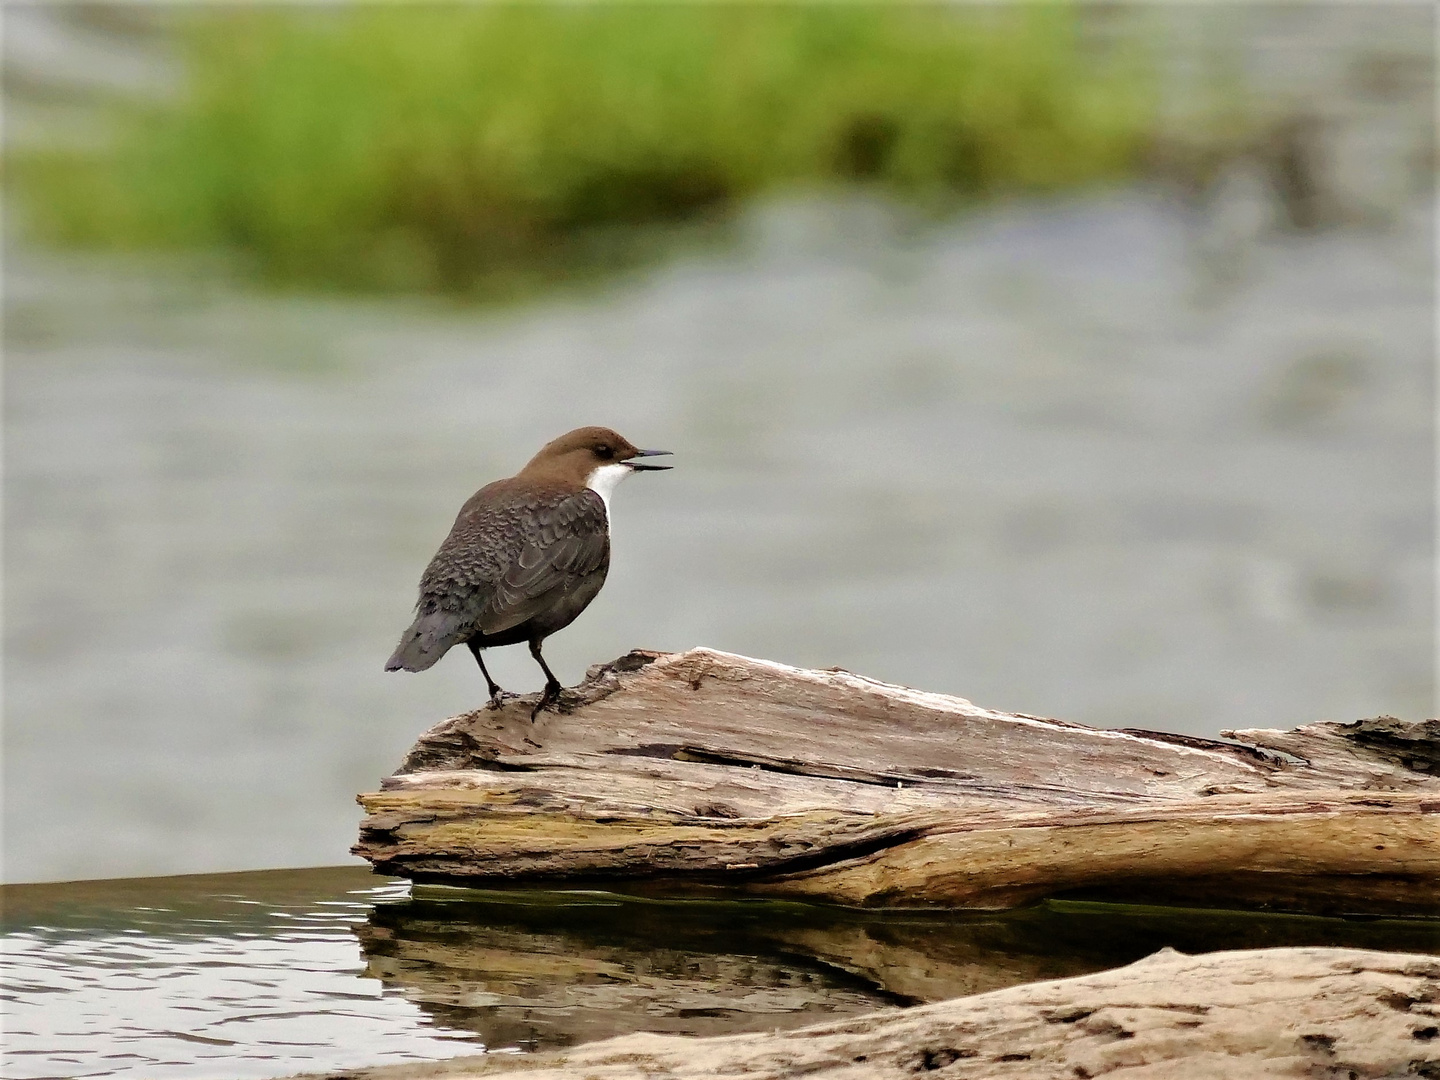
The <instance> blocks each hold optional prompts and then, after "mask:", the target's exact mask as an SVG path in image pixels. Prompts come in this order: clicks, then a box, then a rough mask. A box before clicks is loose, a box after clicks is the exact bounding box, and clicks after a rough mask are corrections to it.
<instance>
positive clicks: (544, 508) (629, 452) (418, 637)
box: [385, 427, 670, 720]
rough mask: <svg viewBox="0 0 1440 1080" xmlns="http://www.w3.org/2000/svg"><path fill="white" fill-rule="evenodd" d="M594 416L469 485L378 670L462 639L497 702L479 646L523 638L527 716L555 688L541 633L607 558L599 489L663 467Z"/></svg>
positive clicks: (592, 583) (588, 589)
mask: <svg viewBox="0 0 1440 1080" xmlns="http://www.w3.org/2000/svg"><path fill="white" fill-rule="evenodd" d="M669 452H670V451H668V450H637V449H636V448H635V447H634V446H633V445H632V444H631V443H630V442H629V441H628V440H627V439H625V438H622V437H621V436H620V435H618V434H616V433H615V432H613V431H611V430H610V429H609V428H603V427H583V428H577V429H576V430H574V431H572V432H570V433H569V434H568V435H562V436H560V438H558V439H556V440H555V441H554V442H551V443H547V444H546V445H545V447H544V449H542V450H541V451H540V452H539V453H538V454H536V455H535V456H534V457H533V458H531V459H530V463H529V464H528V465H526V466H525V468H523V469H521V470H520V471H519V472H518V473H517V474H516V475H514V476H512V477H510V478H509V479H508V480H496V481H495V482H494V483H493V484H487V485H486V486H485V487H483V488H481V489H480V490H479V491H477V492H476V493H475V494H474V495H471V496H470V498H469V500H467V501H466V503H465V505H464V506H462V507H461V508H460V513H459V515H458V516H456V518H455V524H454V525H453V526H452V527H451V529H450V535H449V536H447V537H446V538H445V542H444V543H443V544H441V545H440V550H439V551H437V552H436V553H435V557H434V558H433V559H431V560H430V565H429V566H427V567H426V568H425V573H424V575H423V576H422V577H421V578H420V599H419V601H418V602H417V603H416V605H415V621H414V622H413V623H411V624H410V629H408V630H406V631H405V633H404V635H403V636H402V637H401V638H400V645H399V646H398V647H397V648H396V650H395V655H393V656H392V657H390V659H389V661H388V662H387V663H386V664H385V670H386V671H399V670H400V669H402V668H403V669H404V670H406V671H424V670H425V669H426V668H428V667H430V666H431V665H433V664H434V663H435V661H437V660H439V659H440V657H442V656H444V655H445V653H446V652H448V651H449V649H450V648H451V646H454V645H458V644H460V642H462V641H463V642H464V643H465V644H466V645H467V646H469V648H470V652H471V654H472V655H473V656H474V657H475V662H476V663H477V664H479V665H480V673H481V674H482V675H484V676H485V683H486V685H487V686H488V687H489V688H490V703H491V705H493V706H495V707H498V706H499V704H500V695H501V694H502V693H503V691H502V690H501V689H500V687H499V686H497V685H496V684H495V680H494V679H492V678H490V672H488V671H486V670H485V661H484V660H482V659H481V658H480V650H481V649H490V648H494V647H496V646H499V645H515V644H518V643H519V642H522V641H525V642H529V644H530V655H531V656H533V657H535V661H536V662H537V663H538V664H539V665H540V669H541V670H542V671H544V672H545V692H544V693H543V694H542V695H541V696H540V703H539V704H538V705H536V706H535V710H534V711H533V712H532V713H531V714H530V718H531V719H532V720H533V719H534V718H535V717H536V716H538V715H539V714H540V710H541V709H543V708H545V706H546V705H549V704H551V703H552V702H554V701H557V700H558V699H559V697H560V689H561V687H560V680H559V679H557V678H555V673H554V672H552V671H551V670H550V667H549V665H548V664H546V663H545V658H544V657H543V656H541V655H540V645H541V643H542V642H543V641H544V640H545V639H546V638H547V637H549V636H550V635H551V634H553V633H555V631H557V630H561V629H564V628H565V627H567V626H569V625H570V624H571V623H572V622H573V621H574V620H575V617H576V616H577V615H579V614H580V612H582V611H584V610H585V608H586V605H588V604H589V603H590V601H591V600H594V599H595V594H596V593H598V592H599V591H600V586H602V585H604V584H605V573H606V571H607V570H609V569H610V494H611V492H613V491H614V490H615V486H616V485H617V484H619V483H620V481H621V480H624V479H625V478H626V477H627V476H629V475H630V474H631V473H634V472H640V471H645V470H657V471H658V470H660V469H668V468H670V466H669V465H646V464H642V463H641V462H639V461H637V460H636V459H637V458H645V457H658V456H661V455H665V454H668V453H669Z"/></svg>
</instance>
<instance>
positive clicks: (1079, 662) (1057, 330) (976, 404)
mask: <svg viewBox="0 0 1440 1080" xmlns="http://www.w3.org/2000/svg"><path fill="white" fill-rule="evenodd" d="M3 16H4V86H3V88H4V94H5V100H4V104H5V125H4V135H5V143H4V178H5V199H6V202H5V210H6V214H5V235H4V242H5V249H4V260H5V263H4V274H5V279H4V301H5V320H4V359H5V370H4V420H5V432H4V439H5V442H4V453H5V477H4V482H5V520H4V541H5V554H4V560H5V561H4V570H5V592H4V616H5V672H4V674H5V681H4V690H5V706H6V708H5V719H4V822H3V823H4V848H3V853H4V876H5V878H6V880H9V881H35V880H60V879H68V878H98V877H111V876H126V875H142V874H161V873H181V872H198V871H209V870H227V869H242V868H257V867H282V866H307V865H326V864H337V863H343V862H346V861H347V860H348V859H349V856H348V855H347V851H346V849H347V848H348V846H349V844H350V843H351V842H352V840H353V838H354V832H355V824H356V821H357V820H358V810H357V808H356V807H355V806H354V804H353V801H352V797H353V795H354V794H355V793H356V792H357V791H360V790H372V789H373V788H374V786H375V785H376V784H377V783H378V781H379V778H380V777H381V776H383V775H385V774H386V773H388V772H390V771H391V770H392V769H393V768H394V767H395V766H396V764H397V763H398V762H399V760H400V758H401V756H402V754H403V753H404V751H405V750H406V748H408V746H409V745H410V744H411V742H412V741H413V740H414V738H415V737H416V736H417V735H418V734H419V733H420V732H421V731H422V730H424V729H425V728H427V727H429V726H430V725H431V724H433V723H435V722H437V721H439V720H440V719H442V718H444V717H446V716H449V715H451V714H454V713H457V712H461V711H464V710H467V709H469V708H472V707H475V706H477V705H479V704H480V703H481V702H482V701H483V698H484V684H483V680H481V678H480V676H479V673H478V672H477V671H476V670H475V667H474V664H473V662H472V661H471V660H470V658H469V657H468V656H467V655H464V654H463V650H462V651H461V652H459V653H456V654H454V655H452V656H449V657H447V658H446V659H445V660H443V661H442V662H441V663H440V664H439V666H438V667H437V668H435V669H433V670H431V671H429V672H426V673H424V674H422V675H419V676H409V675H394V674H391V675H387V674H385V673H384V672H382V670H381V667H382V665H383V663H384V661H385V658H386V657H387V656H388V655H389V653H390V651H391V649H392V648H393V646H394V644H395V641H396V640H397V639H398V636H399V634H400V631H401V630H402V629H403V628H404V627H405V625H406V624H407V622H408V619H409V613H410V610H411V606H412V604H413V603H414V599H415V586H416V582H417V581H418V578H419V574H420V571H421V569H422V568H423V566H424V564H425V562H426V560H427V559H428V558H429V556H430V555H431V553H432V552H433V550H434V548H435V547H436V545H437V544H438V543H439V541H440V540H441V538H443V536H444V535H445V533H446V531H447V529H448V528H449V525H450V522H451V520H452V519H453V516H454V513H455V511H456V510H457V509H458V507H459V505H460V503H461V502H462V501H463V500H464V499H465V498H466V497H467V496H468V495H469V494H470V493H471V492H472V491H473V490H475V489H476V488H477V487H479V486H480V485H482V484H483V483H486V482H488V481H489V480H491V479H494V478H496V477H498V476H502V475H509V474H511V473H513V472H514V471H515V470H517V469H518V468H519V467H520V466H521V465H523V464H524V462H525V461H526V460H527V459H528V458H529V457H530V456H531V455H532V454H533V453H534V452H535V450H537V449H538V448H539V447H540V445H541V444H542V443H544V442H545V441H547V440H548V439H550V438H552V437H554V436H555V435H558V434H560V433H562V432H564V431H566V430H568V429H569V428H571V427H574V426H577V425H580V424H589V423H599V424H608V425H611V426H614V427H616V428H618V429H619V430H620V431H621V432H622V433H623V434H625V435H626V436H627V437H629V438H630V439H632V440H633V441H635V442H636V443H638V444H641V445H644V446H659V447H664V448H667V449H671V450H673V451H674V452H675V458H674V464H675V469H674V471H673V472H670V473H666V474H663V475H658V476H649V477H644V478H642V479H639V480H636V481H634V482H633V483H631V484H629V485H626V486H625V487H624V488H622V489H621V490H620V491H619V493H618V494H617V496H616V498H615V501H614V505H615V516H616V521H615V526H614V545H613V547H614V553H613V562H612V569H611V573H610V579H609V582H608V584H607V585H606V588H605V590H604V592H602V593H601V595H600V597H599V599H598V600H597V601H596V602H595V603H594V605H593V606H592V607H591V608H590V609H589V610H588V611H587V612H586V613H585V615H584V616H583V617H582V618H581V619H580V620H579V621H578V622H576V623H575V624H574V625H573V626H572V627H570V628H569V629H567V630H566V631H564V632H563V633H561V634H559V635H557V636H556V637H555V638H553V639H552V640H551V641H550V643H549V644H548V646H547V654H548V658H549V660H550V662H551V665H552V666H553V667H554V668H555V670H556V672H557V674H559V675H560V676H561V678H562V679H563V680H564V681H566V682H568V683H574V682H576V681H578V680H579V679H580V678H581V677H582V676H583V674H584V671H585V668H586V667H587V666H588V665H590V664H593V663H598V662H601V661H604V660H608V659H611V658H613V657H615V656H617V655H619V654H621V653H623V652H624V651H626V650H627V649H629V648H632V647H649V648H658V649H683V648H687V647H689V646H692V645H700V644H703V645H708V646H713V647H715V648H719V649H725V650H731V651H735V652H742V653H748V654H751V655H755V656H762V657H768V658H770V659H774V660H779V661H783V662H786V663H791V664H798V665H806V666H830V665H838V666H842V667H845V668H849V669H851V670H854V671H857V672H860V673H863V674H865V675H869V676H872V677H875V678H879V679H883V680H888V681H893V682H898V683H905V684H909V685H912V686H916V687H921V688H924V689H927V690H934V691H943V692H946V693H951V694H958V695H961V696H964V697H968V698H970V699H971V700H973V701H975V702H976V703H978V704H980V705H983V706H987V707H991V708H996V709H1004V710H1012V711H1019V712H1028V713H1036V714H1043V715H1051V716H1057V717H1063V718H1065V719H1067V720H1074V721H1082V722H1084V723H1088V724H1096V725H1104V726H1145V727H1152V728H1160V729H1166V730H1172V731H1181V732H1189V733H1195V734H1202V735H1214V734H1216V733H1217V732H1219V731H1220V730H1221V729H1223V728H1235V727H1257V726H1267V727H1286V726H1291V725H1295V724H1300V723H1308V722H1313V721H1317V720H1341V721H1349V720H1354V719H1358V718H1360V717H1365V716H1374V715H1378V714H1386V713H1388V714H1393V715H1397V716H1401V717H1404V718H1407V719H1418V718H1421V717H1424V716H1429V715H1434V712H1435V660H1436V643H1435V627H1434V612H1435V593H1434V581H1433V571H1434V554H1435V552H1434V525H1435V505H1434V503H1435V475H1434V461H1435V458H1434V427H1435V409H1434V395H1433V366H1432V362H1433V356H1434V347H1435V340H1434V336H1435V315H1436V312H1435V226H1434V218H1433V212H1434V199H1433V190H1434V178H1435V163H1436V150H1435V143H1434V132H1435V112H1434V108H1435V90H1436V88H1435V41H1436V37H1435V31H1436V26H1435V13H1434V9H1433V8H1432V6H1431V5H1429V4H1427V3H1394V4H1387V3H1376V2H1364V3H1358V2H1357V3H1336V4H1323V5H1320V4H1315V5H1299V4H1276V5H1262V4H1244V5H1213V4H1197V5H1188V4H1166V5H1163V6H1162V5H1127V4H1115V3H1107V4H1085V5H1025V6H1006V5H993V6H985V7H970V6H961V5H926V6H909V5H886V6H869V5H865V4H855V5H835V6H826V5H809V6H800V5H795V6H774V7H772V6H760V5H715V6H705V5H684V6H680V5H663V6H645V5H616V4H588V5H565V6H544V5H527V6H514V7H511V6H501V5H488V6H450V7H447V6H428V5H426V6H419V5H413V6H405V7H403V8H401V7H398V6H381V5H365V6H359V5H355V6H352V5H348V4H332V5H323V6H300V5H295V6H286V5H263V6H254V7H232V6H225V5H203V6H185V7H169V6H166V5H163V4H144V5H125V6H107V5H100V4H80V5H64V6H58V5H53V6H52V5H39V4H37V5H31V6H27V5H19V4H10V5H7V6H6V7H5V8H4V11H3ZM491 655H492V656H493V657H494V659H493V662H492V663H491V671H492V672H493V673H494V674H495V675H496V677H497V678H498V680H499V681H500V682H501V684H502V685H504V686H505V687H506V688H507V689H514V690H523V691H529V690H535V689H538V688H539V686H540V681H541V680H540V678H539V672H538V669H536V668H535V665H534V664H533V663H532V661H531V660H530V658H529V657H528V656H527V655H526V654H525V651H524V650H523V649H520V650H515V649H509V650H503V651H500V652H497V653H492V654H491Z"/></svg>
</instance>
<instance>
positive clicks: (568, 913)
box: [0, 867, 1440, 1080]
mask: <svg viewBox="0 0 1440 1080" xmlns="http://www.w3.org/2000/svg"><path fill="white" fill-rule="evenodd" d="M0 895H3V901H4V916H3V933H4V938H3V947H4V953H5V967H6V971H5V982H6V998H5V1000H4V1010H3V1020H4V1027H5V1060H4V1075H5V1076H6V1077H8V1078H11V1080H38V1078H42V1077H96V1076H120V1077H134V1078H142V1077H143V1078H147V1080H177V1078H182V1077H215V1076H226V1077H267V1076H278V1075H282V1074H285V1073H293V1072H298V1071H316V1070H319V1071H325V1070H332V1069H340V1068H349V1067H357V1066H361V1065H366V1064H378V1063H385V1062H398V1061H415V1060H423V1059H429V1058H444V1057H452V1056H455V1055H460V1054H467V1053H479V1052H481V1051H483V1050H485V1049H487V1048H489V1049H532V1048H548V1047H558V1046H565V1045H569V1044H571V1043H576V1042H582V1041H586V1040H591V1039H598V1038H604V1037H606V1036H609V1035H616V1034H623V1033H626V1032H632V1031H663V1032H679V1033H691V1034H697V1035H712V1034H726V1033H734V1032H741V1031H751V1030H757V1029H759V1030H769V1029H774V1028H793V1027H799V1026H802V1025H804V1024H806V1023H810V1022H818V1021H820V1020H823V1019H825V1018H828V1017H833V1016H838V1015H845V1014H848V1013H858V1012H868V1011H871V1010H873V1009H877V1008H882V1007H885V1006H888V1005H901V1004H908V1003H912V1002H921V1001H933V1000H939V999H942V998H946V997H953V996H956V995H959V994H966V993H973V992H976V991H984V990H992V989H996V988H999V987H1003V986H1011V985H1014V984H1016V983H1020V982H1025V981H1029V980H1033V979H1043V978H1055V977H1060V976H1066V975H1078V974H1082V973H1084V972H1089V971H1096V970H1099V969H1102V968H1106V967H1111V966H1114V965H1116V964H1121V963H1125V962H1128V961H1130V960H1134V959H1137V958H1139V957H1141V956H1145V955H1147V954H1149V953H1151V952H1153V951H1155V950H1156V949H1158V948H1162V947H1164V946H1166V945H1169V946H1173V947H1175V948H1178V949H1181V950H1182V951H1186V952H1200V951H1205V950H1208V949H1219V948H1240V947H1252V946H1258V945H1300V944H1331V945H1352V946H1361V947H1369V948H1380V949H1396V950H1409V951H1430V952H1435V951H1440V923H1436V922H1433V921H1432V922H1425V921H1418V920H1409V921H1401V920H1376V921H1370V922H1346V921H1343V920H1334V919H1316V918H1302V917H1295V916H1255V915H1240V914H1229V913H1218V912H1184V911H1172V910H1163V909H1145V908H1123V909H1122V908H1116V907H1113V906H1104V905H1094V904H1047V905H1042V906H1040V907H1035V908H1029V909H1026V910H1023V911H1016V912H1009V913H1005V914H987V915H936V914H931V913H926V914H923V915H921V914H908V913H898V912H896V913H883V912H880V913H877V912H868V911H867V912H860V911H850V910H846V909H840V908H823V907H812V906H807V905H803V904H790V903H775V902H767V901H753V900H743V901H739V900H724V899H718V898H716V899H699V900H687V901H683V902H659V901H651V900H645V899H638V898H629V897H620V896H615V895H609V894H596V893H519V892H510V893H499V892H489V893H478V892H469V891H459V890H448V889H439V888H432V887H426V888H423V889H420V890H419V892H418V895H417V896H415V897H414V898H413V899H412V898H411V897H410V895H409V892H408V890H407V888H406V886H405V885H404V884H403V883H401V882H396V881H391V880H387V879H383V878H376V877H374V876H373V875H371V874H370V873H369V872H368V871H366V870H364V869H362V868H357V867H343V868H332V869H323V870H284V871H265V872H260V873H250V874H216V875H205V876H195V877H182V878H155V879H149V880H128V881H94V882H78V883H69V884H64V885H19V886H7V887H5V888H4V890H3V894H0ZM357 937H358V938H359V944H358V947H357V943H356V938H357Z"/></svg>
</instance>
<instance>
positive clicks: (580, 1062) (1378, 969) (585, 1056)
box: [325, 948, 1440, 1080]
mask: <svg viewBox="0 0 1440 1080" xmlns="http://www.w3.org/2000/svg"><path fill="white" fill-rule="evenodd" d="M929 1072H938V1073H939V1074H940V1075H941V1076H944V1077H946V1078H947V1080H1040V1078H1045V1080H1051V1078H1058V1077H1065V1078H1077V1080H1087V1078H1090V1077H1099V1076H1104V1077H1106V1078H1107V1080H1161V1078H1163V1080H1215V1078H1217V1077H1223V1078H1225V1080H1250V1078H1261V1077H1266V1078H1268V1077H1277V1078H1278V1077H1327V1078H1335V1080H1339V1078H1342V1077H1344V1078H1353V1080H1361V1078H1363V1080H1371V1078H1381V1077H1396V1078H1399V1077H1434V1076H1440V957H1437V956H1416V955H1412V954H1405V953H1386V952H1368V951H1364V950H1358V949H1325V948H1318V949H1258V950H1247V951H1242V952H1223V953H1208V954H1206V955H1204V956H1185V955H1183V954H1181V953H1177V952H1174V951H1173V950H1169V949H1166V950H1162V951H1161V952H1159V953H1156V954H1155V955H1153V956H1150V957H1148V958H1146V959H1144V960H1141V961H1138V962H1137V963H1134V964H1131V965H1129V966H1128V967H1123V968H1118V969H1114V970H1111V971H1104V972H1100V973H1097V974H1094V975H1085V976H1081V977H1080V978H1075V979H1062V980H1058V981H1054V982H1040V983H1029V984H1027V985H1024V986H1016V987H1011V988H1010V989H1007V990H997V991H994V992H992V993H988V994H980V995H977V996H973V997H964V998H957V999H955V1000H953V1001H945V1002H941V1003H939V1004H935V1005H922V1006H918V1007H915V1008H911V1009H886V1010H882V1011H880V1012H874V1013H869V1014H866V1015H864V1016H857V1017H848V1018H846V1019H843V1020H839V1021H831V1022H829V1023H825V1024H821V1025H817V1026H814V1027H807V1028H800V1029H798V1030H795V1031H788V1032H777V1033H774V1034H769V1033H764V1034H748V1035H731V1036H724V1037H720V1038H709V1039H693V1038H684V1037H679V1036H673V1035H655V1034H639V1035H626V1036H622V1037H620V1038H616V1039H610V1040H607V1041H605V1042H598V1043H590V1044H589V1045H586V1046H582V1047H578V1048H575V1049H571V1050H564V1051H559V1052H554V1053H547V1054H537V1055H534V1056H525V1057H517V1056H514V1055H509V1054H505V1055H490V1056H488V1057H468V1058H461V1059H455V1060H451V1061H446V1062H438V1063H424V1064H413V1065H394V1066H384V1067H381V1068H376V1069H365V1070H360V1071H357V1072H347V1073H338V1074H337V1073H327V1074H325V1075H326V1077H327V1078H329V1080H340V1078H341V1077H353V1078H354V1080H424V1078H438V1077H449V1078H451V1080H461V1078H463V1077H497V1076H512V1075H513V1076H523V1077H525V1078H526V1080H561V1078H564V1080H571V1078H575V1080H640V1078H642V1077H643V1078H645V1080H666V1078H669V1080H701V1078H705V1080H711V1078H728V1077H734V1078H740V1077H744V1078H745V1080H780V1078H783V1077H796V1076H805V1077H813V1078H816V1080H900V1078H901V1077H913V1076H916V1075H924V1074H926V1073H929Z"/></svg>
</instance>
